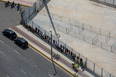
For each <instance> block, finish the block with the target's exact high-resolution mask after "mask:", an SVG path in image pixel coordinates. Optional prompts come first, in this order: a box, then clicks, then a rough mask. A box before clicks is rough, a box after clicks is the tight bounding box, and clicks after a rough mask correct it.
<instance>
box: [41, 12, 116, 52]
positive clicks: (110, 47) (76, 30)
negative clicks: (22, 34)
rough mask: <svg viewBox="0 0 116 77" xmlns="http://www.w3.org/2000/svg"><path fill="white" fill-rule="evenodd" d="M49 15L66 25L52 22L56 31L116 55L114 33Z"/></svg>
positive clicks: (115, 36)
mask: <svg viewBox="0 0 116 77" xmlns="http://www.w3.org/2000/svg"><path fill="white" fill-rule="evenodd" d="M40 14H42V15H44V16H47V14H46V13H45V12H41V13H40ZM51 15H52V18H53V19H54V20H57V21H60V22H63V23H65V25H66V26H64V24H63V25H62V24H59V23H56V22H54V25H55V28H56V29H57V30H58V31H61V32H63V33H66V34H68V35H70V36H73V37H75V38H78V39H80V40H83V41H85V42H87V43H89V44H92V45H95V46H97V47H100V48H102V49H105V50H107V51H110V52H112V53H116V34H115V33H112V32H110V31H107V30H104V29H101V28H97V27H95V26H91V25H88V24H85V23H82V22H80V21H77V20H76V21H75V20H72V19H68V18H65V17H62V16H58V15H56V14H51ZM66 19H67V20H66ZM67 23H68V24H67ZM41 25H42V24H41ZM43 25H45V23H43ZM48 25H50V23H48Z"/></svg>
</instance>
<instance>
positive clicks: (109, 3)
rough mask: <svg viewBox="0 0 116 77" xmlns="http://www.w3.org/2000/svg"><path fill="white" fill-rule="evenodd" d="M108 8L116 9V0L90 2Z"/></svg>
mask: <svg viewBox="0 0 116 77" xmlns="http://www.w3.org/2000/svg"><path fill="white" fill-rule="evenodd" d="M90 1H95V2H97V3H101V4H104V5H107V6H111V7H116V0H90Z"/></svg>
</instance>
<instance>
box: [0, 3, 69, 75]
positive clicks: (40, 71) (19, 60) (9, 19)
mask: <svg viewBox="0 0 116 77" xmlns="http://www.w3.org/2000/svg"><path fill="white" fill-rule="evenodd" d="M19 21H20V15H19V14H18V12H17V11H16V8H13V9H10V7H8V8H4V4H3V3H2V2H0V77H70V75H69V74H68V73H67V72H65V71H64V70H62V69H61V68H59V67H57V66H56V71H57V74H56V75H54V73H55V71H54V67H53V64H52V62H50V61H49V60H48V59H46V58H45V57H43V56H42V55H41V54H39V53H38V52H36V51H34V50H33V49H31V48H28V49H26V50H23V49H21V48H20V47H18V46H17V45H15V44H14V42H13V41H11V40H9V39H8V38H6V37H5V36H3V35H2V30H3V29H6V28H10V27H13V26H16V25H18V24H19Z"/></svg>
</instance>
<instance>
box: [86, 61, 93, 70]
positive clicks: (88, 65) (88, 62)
mask: <svg viewBox="0 0 116 77" xmlns="http://www.w3.org/2000/svg"><path fill="white" fill-rule="evenodd" d="M87 68H88V69H90V70H91V71H93V70H94V63H93V62H91V61H90V60H88V59H87Z"/></svg>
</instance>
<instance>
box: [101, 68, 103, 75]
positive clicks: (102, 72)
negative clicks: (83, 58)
mask: <svg viewBox="0 0 116 77" xmlns="http://www.w3.org/2000/svg"><path fill="white" fill-rule="evenodd" d="M101 77H103V68H101Z"/></svg>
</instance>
